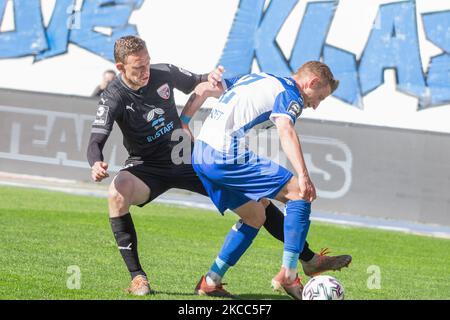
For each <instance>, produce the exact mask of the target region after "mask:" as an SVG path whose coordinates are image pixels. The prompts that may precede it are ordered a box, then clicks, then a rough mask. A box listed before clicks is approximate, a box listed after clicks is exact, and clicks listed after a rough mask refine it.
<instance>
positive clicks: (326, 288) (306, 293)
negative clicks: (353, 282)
mask: <svg viewBox="0 0 450 320" xmlns="http://www.w3.org/2000/svg"><path fill="white" fill-rule="evenodd" d="M302 298H303V300H344V287H343V286H342V284H341V283H340V282H339V281H337V280H336V279H335V278H333V277H331V276H326V275H320V276H316V277H313V278H311V279H310V280H309V281H308V283H307V284H306V285H305V287H304V288H303V293H302Z"/></svg>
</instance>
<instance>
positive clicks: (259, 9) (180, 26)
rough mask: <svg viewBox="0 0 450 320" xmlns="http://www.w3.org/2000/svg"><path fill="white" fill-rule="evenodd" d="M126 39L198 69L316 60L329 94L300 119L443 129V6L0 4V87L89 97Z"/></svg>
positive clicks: (449, 81) (276, 67) (420, 0)
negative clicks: (335, 84) (329, 74)
mask: <svg viewBox="0 0 450 320" xmlns="http://www.w3.org/2000/svg"><path fill="white" fill-rule="evenodd" d="M126 34H139V35H140V36H141V37H142V38H144V40H146V41H147V43H148V47H149V51H150V55H151V57H152V63H157V62H169V63H173V64H175V65H178V66H180V67H183V68H185V69H188V70H190V71H193V72H198V73H202V72H208V71H209V70H211V69H213V68H214V67H215V66H216V65H218V64H222V65H224V66H225V68H226V71H227V73H226V74H227V75H228V76H234V75H238V74H243V73H249V72H251V71H265V72H269V73H275V74H278V75H289V74H291V73H292V72H295V70H296V69H297V68H299V67H300V66H301V65H302V64H303V63H304V62H305V61H308V60H322V61H324V62H325V63H327V64H328V65H329V66H330V67H331V69H332V71H333V72H334V74H335V76H336V78H338V79H339V80H340V87H339V88H338V90H337V91H336V92H335V93H334V95H333V97H332V98H330V99H328V100H326V101H325V102H324V103H323V105H322V106H321V107H320V108H319V109H318V110H317V111H314V112H313V111H311V110H307V111H306V112H305V114H304V116H306V117H309V118H315V119H326V120H337V121H345V122H354V123H365V124H374V125H381V126H391V127H401V128H411V129H420V130H431V131H439V132H450V121H449V120H448V119H450V0H416V1H414V0H405V1H388V0H340V1H305V0H215V1H211V0H190V1H182V0H151V1H150V0H115V1H112V0H84V1H81V0H57V1H56V0H0V68H1V70H2V72H1V75H0V87H3V88H13V89H23V90H33V91H45V92H53V93H64V94H74V95H89V94H90V93H91V92H92V91H93V89H94V88H95V86H96V85H97V84H98V83H99V82H100V78H101V74H102V72H103V71H104V70H106V69H111V68H114V64H113V45H114V41H115V39H117V38H118V37H120V36H123V35H126ZM177 99H178V102H179V103H184V101H185V100H186V96H184V95H182V94H178V95H177ZM210 103H213V102H210Z"/></svg>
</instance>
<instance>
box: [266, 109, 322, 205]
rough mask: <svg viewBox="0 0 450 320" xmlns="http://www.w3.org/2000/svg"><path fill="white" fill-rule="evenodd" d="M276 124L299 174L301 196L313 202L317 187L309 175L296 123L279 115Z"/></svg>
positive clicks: (287, 154) (281, 139)
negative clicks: (296, 130)
mask: <svg viewBox="0 0 450 320" xmlns="http://www.w3.org/2000/svg"><path fill="white" fill-rule="evenodd" d="M275 124H276V126H277V130H278V135H279V137H280V141H281V147H282V148H283V151H284V152H285V153H286V156H287V158H288V159H289V161H290V162H291V164H292V166H293V168H294V170H295V172H296V173H297V175H298V182H299V186H300V196H301V197H302V199H303V200H306V201H309V202H312V201H313V200H314V199H315V198H316V188H315V187H314V184H313V183H312V181H311V179H310V177H309V173H308V169H307V168H306V163H305V159H304V157H303V151H302V147H301V144H300V140H299V138H298V136H297V133H296V132H295V127H294V124H293V123H292V121H291V120H290V119H289V118H287V117H277V118H276V119H275Z"/></svg>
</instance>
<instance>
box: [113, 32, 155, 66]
mask: <svg viewBox="0 0 450 320" xmlns="http://www.w3.org/2000/svg"><path fill="white" fill-rule="evenodd" d="M143 49H147V46H146V44H145V41H144V40H142V39H141V38H139V37H137V36H124V37H121V38H119V39H117V40H116V43H115V44H114V60H115V61H116V63H119V62H121V63H125V62H126V60H127V57H128V56H130V55H132V54H135V53H137V52H139V51H141V50H143Z"/></svg>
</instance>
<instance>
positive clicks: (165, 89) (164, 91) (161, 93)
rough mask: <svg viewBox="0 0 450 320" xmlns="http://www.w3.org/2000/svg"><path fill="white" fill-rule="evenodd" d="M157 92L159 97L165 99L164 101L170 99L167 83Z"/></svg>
mask: <svg viewBox="0 0 450 320" xmlns="http://www.w3.org/2000/svg"><path fill="white" fill-rule="evenodd" d="M156 92H158V94H159V96H160V97H161V98H163V99H164V100H167V99H169V98H170V88H169V85H168V84H167V83H165V84H163V85H162V86H161V87H159V88H158V89H157V90H156Z"/></svg>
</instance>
